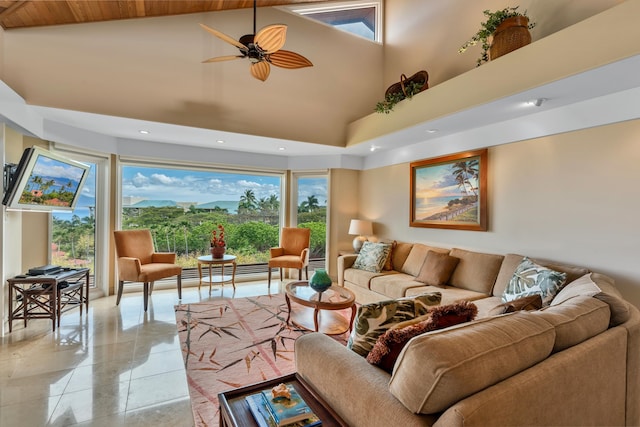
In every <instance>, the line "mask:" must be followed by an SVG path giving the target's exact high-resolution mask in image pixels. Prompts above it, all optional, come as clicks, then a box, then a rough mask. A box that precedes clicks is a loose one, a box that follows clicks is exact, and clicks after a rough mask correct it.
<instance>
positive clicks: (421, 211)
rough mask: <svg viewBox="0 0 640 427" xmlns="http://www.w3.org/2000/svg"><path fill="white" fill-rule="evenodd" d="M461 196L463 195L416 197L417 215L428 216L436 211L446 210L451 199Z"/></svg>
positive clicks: (419, 217)
mask: <svg viewBox="0 0 640 427" xmlns="http://www.w3.org/2000/svg"><path fill="white" fill-rule="evenodd" d="M459 198H461V196H442V197H429V198H426V199H416V207H415V209H416V210H415V217H416V219H424V218H427V217H429V216H431V215H433V214H435V213H438V212H440V211H443V210H445V209H446V207H447V204H448V203H449V201H451V200H455V199H459Z"/></svg>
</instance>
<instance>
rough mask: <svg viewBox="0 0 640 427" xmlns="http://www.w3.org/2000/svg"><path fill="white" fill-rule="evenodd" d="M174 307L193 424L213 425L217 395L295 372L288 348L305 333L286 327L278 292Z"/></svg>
mask: <svg viewBox="0 0 640 427" xmlns="http://www.w3.org/2000/svg"><path fill="white" fill-rule="evenodd" d="M175 309H176V320H177V325H178V335H179V337H180V345H181V347H182V356H183V358H184V363H185V367H186V371H187V381H188V383H189V394H190V396H191V405H192V407H193V414H194V419H195V424H196V426H199V427H205V426H206V427H212V426H216V427H217V426H218V425H219V419H218V417H219V412H218V411H219V408H218V393H220V392H223V391H226V390H231V389H234V388H238V387H242V386H245V385H249V384H253V383H257V382H260V381H264V380H267V379H271V378H275V377H279V376H282V375H286V374H290V373H293V372H295V361H294V357H293V344H294V342H295V340H296V339H297V338H298V337H300V336H302V335H304V334H305V333H308V331H306V330H303V329H300V328H297V327H296V326H295V325H293V324H292V325H287V324H286V319H287V304H286V302H285V298H284V294H274V295H262V296H256V297H249V298H237V299H226V298H223V299H220V300H218V301H211V302H207V303H197V304H182V305H177V306H176V307H175ZM334 338H336V339H337V340H339V341H340V342H342V343H346V341H347V338H348V334H347V333H345V334H343V335H339V336H335V337H334Z"/></svg>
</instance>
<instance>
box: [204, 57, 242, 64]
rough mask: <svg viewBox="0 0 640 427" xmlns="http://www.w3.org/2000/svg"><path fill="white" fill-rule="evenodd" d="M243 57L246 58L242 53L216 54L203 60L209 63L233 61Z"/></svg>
mask: <svg viewBox="0 0 640 427" xmlns="http://www.w3.org/2000/svg"><path fill="white" fill-rule="evenodd" d="M241 58H244V56H242V55H226V56H216V57H214V58H209V59H205V60H204V61H202V63H203V64H205V63H208V62H222V61H231V60H234V59H241Z"/></svg>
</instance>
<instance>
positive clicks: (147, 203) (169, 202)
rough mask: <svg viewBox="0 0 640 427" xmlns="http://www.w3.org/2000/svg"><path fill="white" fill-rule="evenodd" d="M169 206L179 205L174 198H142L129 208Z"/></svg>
mask: <svg viewBox="0 0 640 427" xmlns="http://www.w3.org/2000/svg"><path fill="white" fill-rule="evenodd" d="M167 206H178V204H177V203H176V202H174V201H173V200H142V201H140V202H138V203H134V204H133V205H131V206H126V207H128V208H152V207H153V208H164V207H167Z"/></svg>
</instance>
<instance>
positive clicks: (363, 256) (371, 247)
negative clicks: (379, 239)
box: [353, 242, 392, 273]
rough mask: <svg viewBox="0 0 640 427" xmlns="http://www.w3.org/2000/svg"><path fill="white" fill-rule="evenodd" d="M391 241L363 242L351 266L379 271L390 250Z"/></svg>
mask: <svg viewBox="0 0 640 427" xmlns="http://www.w3.org/2000/svg"><path fill="white" fill-rule="evenodd" d="M391 246H392V245H391V243H373V242H364V244H363V245H362V249H360V253H358V257H357V258H356V261H355V262H354V263H353V268H357V269H358V270H365V271H372V272H374V273H380V271H381V270H382V267H384V263H385V261H386V260H387V258H388V257H389V252H391Z"/></svg>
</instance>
